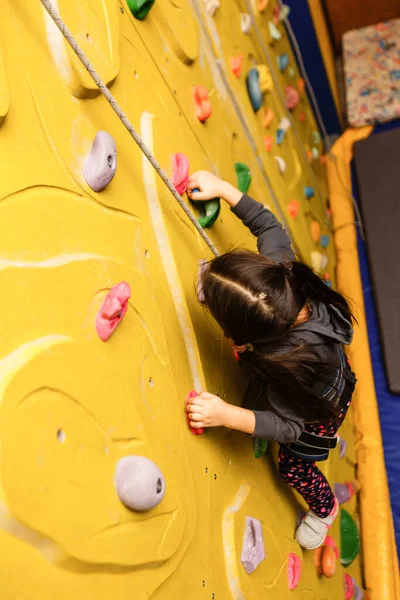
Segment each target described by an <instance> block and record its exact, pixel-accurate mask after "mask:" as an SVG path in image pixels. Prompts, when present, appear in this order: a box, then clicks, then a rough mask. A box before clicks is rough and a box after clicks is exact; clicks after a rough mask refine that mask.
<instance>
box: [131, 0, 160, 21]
mask: <svg viewBox="0 0 400 600" xmlns="http://www.w3.org/2000/svg"><path fill="white" fill-rule="evenodd" d="M126 1H127V3H128V6H129V8H130V11H131V13H132V14H133V16H134V17H135V19H138V20H139V21H143V19H144V18H145V17H146V15H147V13H148V12H149V11H150V9H151V7H152V6H153V4H154V2H155V0H126Z"/></svg>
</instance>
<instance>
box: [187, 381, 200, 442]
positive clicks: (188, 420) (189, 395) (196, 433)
mask: <svg viewBox="0 0 400 600" xmlns="http://www.w3.org/2000/svg"><path fill="white" fill-rule="evenodd" d="M197 396H198V393H197V392H195V391H194V390H192V391H191V392H189V393H188V395H187V396H186V404H185V415H186V421H187V424H188V425H189V429H190V431H191V432H192V433H193V435H201V434H202V433H204V429H203V427H201V428H200V429H195V428H194V427H192V426H191V424H190V419H189V414H188V412H187V410H186V409H187V405H188V400H189V399H190V398H196V397H197Z"/></svg>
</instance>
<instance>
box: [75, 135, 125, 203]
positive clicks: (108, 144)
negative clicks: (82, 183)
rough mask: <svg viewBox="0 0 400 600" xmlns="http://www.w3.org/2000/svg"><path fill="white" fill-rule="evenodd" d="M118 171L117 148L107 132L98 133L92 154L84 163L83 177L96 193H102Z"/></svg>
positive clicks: (90, 153) (91, 149) (91, 150)
mask: <svg viewBox="0 0 400 600" xmlns="http://www.w3.org/2000/svg"><path fill="white" fill-rule="evenodd" d="M116 170H117V148H116V146H115V142H114V139H113V138H112V137H111V135H110V134H109V133H107V132H106V131H99V132H98V133H96V137H95V138H94V141H93V144H92V147H91V148H90V152H89V154H88V155H87V157H86V158H85V161H84V163H83V175H84V177H85V179H86V182H87V183H88V185H89V186H90V187H91V188H92V190H93V191H94V192H101V190H104V188H105V187H106V186H107V185H108V184H109V183H110V181H111V180H112V178H113V177H114V175H115V171H116Z"/></svg>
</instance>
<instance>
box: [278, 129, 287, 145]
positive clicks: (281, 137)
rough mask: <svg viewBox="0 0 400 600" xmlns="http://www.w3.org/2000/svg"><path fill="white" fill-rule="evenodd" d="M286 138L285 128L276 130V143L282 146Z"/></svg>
mask: <svg viewBox="0 0 400 600" xmlns="http://www.w3.org/2000/svg"><path fill="white" fill-rule="evenodd" d="M284 139H285V131H284V130H283V129H280V128H279V129H277V130H276V143H277V144H278V146H280V145H281V144H282V142H283V140H284Z"/></svg>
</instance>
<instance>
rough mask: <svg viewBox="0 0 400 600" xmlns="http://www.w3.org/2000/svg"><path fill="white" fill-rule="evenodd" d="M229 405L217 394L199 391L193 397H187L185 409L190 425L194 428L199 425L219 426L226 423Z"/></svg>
mask: <svg viewBox="0 0 400 600" xmlns="http://www.w3.org/2000/svg"><path fill="white" fill-rule="evenodd" d="M230 407H231V405H230V404H228V403H227V402H224V401H223V400H221V398H219V397H218V396H214V394H209V393H208V392H201V393H200V394H199V395H198V396H196V397H195V398H189V400H188V403H187V408H186V410H187V411H188V414H189V419H190V425H191V427H193V428H194V429H200V428H201V427H220V426H224V425H226V423H227V420H228V419H227V415H228V413H229V409H230Z"/></svg>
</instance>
